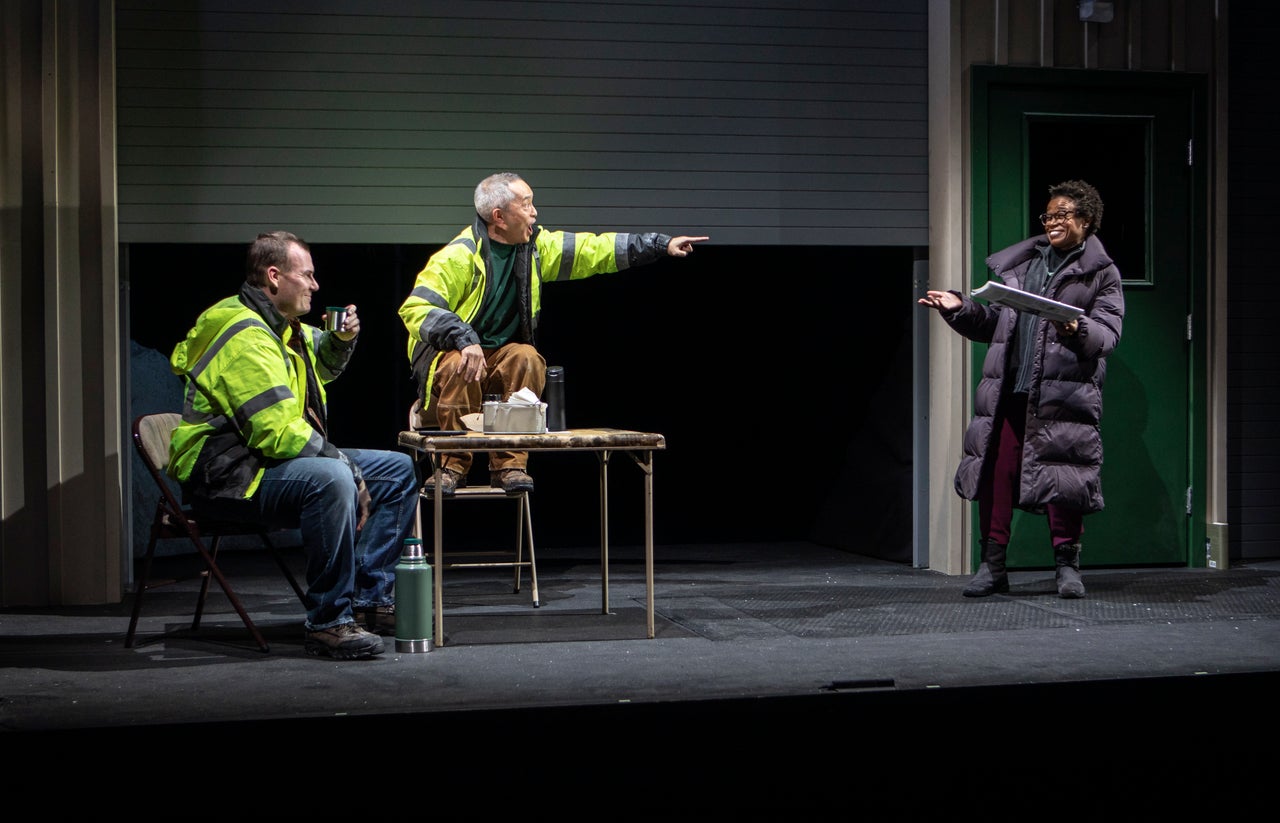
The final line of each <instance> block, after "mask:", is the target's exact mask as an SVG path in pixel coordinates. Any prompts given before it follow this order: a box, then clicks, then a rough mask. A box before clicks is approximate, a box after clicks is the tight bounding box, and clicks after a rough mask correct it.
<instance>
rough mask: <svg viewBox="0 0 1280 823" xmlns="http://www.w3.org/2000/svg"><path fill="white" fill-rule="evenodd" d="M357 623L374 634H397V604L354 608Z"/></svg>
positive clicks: (353, 612) (352, 609)
mask: <svg viewBox="0 0 1280 823" xmlns="http://www.w3.org/2000/svg"><path fill="white" fill-rule="evenodd" d="M351 613H352V614H353V615H355V618H356V623H357V624H358V625H360V626H363V627H364V628H365V629H366V630H367V631H371V632H373V633H374V634H395V631H396V604H395V603H390V604H388V605H385V606H352V607H351Z"/></svg>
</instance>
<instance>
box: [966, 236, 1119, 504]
mask: <svg viewBox="0 0 1280 823" xmlns="http://www.w3.org/2000/svg"><path fill="white" fill-rule="evenodd" d="M1047 243H1048V241H1047V240H1046V239H1045V238H1044V237H1043V236H1038V237H1033V238H1030V239H1028V240H1024V241H1022V242H1020V243H1016V244H1014V245H1012V246H1010V247H1008V248H1006V249H1003V250H1001V251H998V252H996V253H995V254H993V255H991V256H990V257H988V258H987V261H986V262H987V266H989V267H990V269H991V271H992V272H993V273H994V274H995V275H996V276H997V277H999V278H1000V279H1001V280H1002V281H1003V282H1004V283H1005V284H1006V285H1008V286H1012V287H1014V288H1022V284H1023V282H1024V278H1025V275H1026V273H1027V270H1028V269H1029V268H1030V266H1031V262H1032V260H1033V259H1034V258H1035V257H1036V256H1037V255H1039V254H1041V253H1042V251H1043V249H1044V247H1045V245H1046V244H1047ZM957 294H958V292H957ZM960 296H961V299H962V300H963V305H961V307H960V308H959V309H957V310H956V311H954V312H952V313H951V314H949V315H947V314H944V315H943V319H944V320H946V322H947V323H948V324H949V325H950V326H951V327H952V328H953V329H955V330H956V331H957V332H959V333H960V334H962V335H964V336H965V337H967V338H969V339H970V340H975V341H977V342H980V343H989V344H990V347H989V348H988V349H987V356H986V358H985V359H984V361H983V363H982V379H981V380H980V381H979V383H978V388H977V392H976V394H975V396H974V404H973V407H974V416H973V420H972V421H970V423H969V428H968V430H967V431H966V432H965V437H964V456H963V457H962V458H961V459H960V467H959V468H958V469H957V470H956V480H955V486H956V492H957V493H958V494H959V495H960V496H961V497H963V498H965V499H966V500H974V499H976V497H977V493H978V481H979V478H980V476H981V473H982V467H983V463H984V461H985V460H987V459H994V456H995V448H994V446H993V437H994V435H995V432H994V425H993V423H994V417H995V413H996V407H997V405H998V403H999V401H1000V396H1001V393H1002V391H1004V390H1005V389H1006V384H1011V383H1012V381H1013V379H1014V375H1013V374H1012V373H1010V372H1009V369H1008V368H1007V366H1008V363H1009V350H1010V347H1009V346H1008V345H1007V344H1008V342H1009V341H1010V340H1011V339H1012V338H1013V336H1014V330H1015V328H1016V326H1017V322H1018V312H1016V311H1014V310H1013V309H1008V308H1003V307H1000V306H993V305H986V304H983V303H979V302H977V301H975V300H973V299H971V298H969V297H967V296H964V295H960ZM1045 296H1046V297H1050V298H1052V299H1054V300H1058V301H1060V302H1063V303H1069V304H1070V305H1073V306H1079V307H1081V308H1083V309H1084V316H1083V317H1081V318H1080V320H1079V330H1078V331H1077V333H1076V334H1075V335H1073V336H1070V337H1060V336H1059V335H1058V333H1057V331H1056V330H1055V329H1054V327H1053V324H1052V323H1050V322H1049V321H1047V320H1044V319H1043V318H1041V319H1040V320H1039V321H1038V322H1037V323H1036V326H1035V335H1036V344H1035V354H1034V357H1033V361H1032V373H1031V389H1030V392H1029V393H1028V396H1027V420H1026V436H1025V439H1024V441H1023V451H1022V475H1021V479H1020V483H1019V494H1018V501H1017V505H1018V506H1019V507H1020V508H1023V509H1027V510H1030V511H1043V510H1044V507H1045V506H1046V505H1047V504H1050V503H1052V504H1054V505H1059V506H1063V507H1066V508H1071V509H1077V510H1079V511H1081V512H1084V513H1089V512H1097V511H1101V510H1102V507H1103V500H1102V479H1101V473H1102V434H1101V429H1100V426H1101V422H1102V383H1103V380H1104V378H1105V377H1106V374H1107V355H1108V354H1110V353H1111V352H1112V351H1113V350H1114V349H1115V347H1116V345H1117V344H1118V343H1119V342H1120V329H1121V326H1122V324H1123V320H1124V292H1123V290H1122V289H1121V285H1120V271H1119V270H1118V269H1117V268H1116V266H1115V263H1113V262H1112V260H1111V257H1110V256H1109V255H1108V254H1107V251H1106V249H1105V248H1103V245H1102V241H1101V240H1099V239H1098V238H1097V237H1096V236H1090V237H1088V238H1086V240H1085V247H1084V250H1083V252H1082V253H1081V254H1080V255H1079V256H1078V257H1076V258H1075V259H1074V260H1073V261H1071V262H1070V263H1068V264H1067V265H1065V266H1063V267H1062V268H1061V269H1060V270H1059V271H1058V272H1057V273H1056V274H1054V276H1053V277H1052V279H1051V280H1050V281H1049V284H1048V287H1047V288H1046V289H1045Z"/></svg>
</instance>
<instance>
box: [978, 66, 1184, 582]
mask: <svg viewBox="0 0 1280 823" xmlns="http://www.w3.org/2000/svg"><path fill="white" fill-rule="evenodd" d="M973 77H974V86H973V90H974V94H973V101H974V107H973V128H974V140H973V152H974V163H973V169H974V172H973V191H974V195H973V201H974V202H973V235H972V236H973V247H972V248H973V267H972V268H973V278H974V282H973V284H972V285H973V286H974V287H977V286H979V285H981V284H982V283H984V282H986V280H987V279H988V278H989V277H990V271H989V270H988V269H987V267H986V265H985V263H984V262H983V261H984V260H985V259H986V257H987V255H989V254H990V253H991V252H993V251H997V250H999V249H1002V248H1004V247H1005V246H1008V245H1010V244H1012V243H1014V242H1017V241H1018V240H1021V239H1023V238H1025V237H1028V236H1030V235H1038V234H1041V233H1042V229H1041V227H1040V224H1039V222H1038V221H1037V220H1036V218H1035V215H1038V214H1039V213H1040V212H1041V211H1043V210H1044V206H1045V203H1046V202H1047V201H1048V199H1049V198H1048V188H1049V186H1050V185H1052V184H1054V183H1058V182H1060V181H1063V180H1071V179H1083V180H1087V181H1088V182H1090V183H1092V184H1093V185H1094V186H1095V187H1096V188H1097V189H1098V191H1099V192H1100V193H1101V194H1102V199H1103V203H1104V211H1103V219H1102V226H1101V228H1100V229H1099V231H1098V237H1099V238H1101V240H1102V242H1103V243H1104V244H1105V246H1106V248H1107V251H1108V252H1109V253H1110V254H1111V256H1112V257H1113V258H1114V259H1115V260H1116V263H1117V265H1118V266H1119V268H1120V273H1121V276H1122V277H1123V278H1124V289H1125V321H1124V332H1123V336H1122V337H1121V340H1120V345H1119V347H1118V348H1117V349H1116V351H1115V353H1114V354H1113V355H1111V356H1110V357H1109V358H1108V360H1107V378H1106V383H1105V385H1104V389H1103V408H1104V412H1103V419H1102V440H1103V452H1104V462H1103V470H1102V492H1103V496H1104V498H1105V500H1106V509H1105V510H1104V511H1102V512H1099V513H1097V514H1093V515H1090V516H1088V517H1086V518H1085V535H1084V541H1083V544H1084V549H1085V550H1084V555H1083V558H1082V559H1083V561H1084V563H1085V565H1086V566H1092V567H1098V566H1135V565H1157V564H1179V565H1185V564H1192V565H1203V563H1204V557H1203V553H1201V554H1200V555H1198V556H1193V553H1192V552H1191V548H1190V547H1191V546H1192V545H1197V544H1202V541H1203V531H1204V529H1203V522H1196V519H1195V518H1193V517H1192V515H1191V512H1192V511H1193V510H1202V509H1203V506H1199V507H1196V506H1195V505H1194V493H1195V492H1194V489H1195V485H1196V482H1195V481H1196V475H1197V474H1199V476H1200V477H1203V470H1202V467H1199V466H1198V462H1197V460H1196V459H1195V458H1194V456H1193V454H1194V453H1195V452H1196V451H1197V449H1196V448H1193V443H1201V442H1203V436H1198V435H1197V433H1196V432H1197V430H1198V429H1199V427H1198V426H1197V424H1196V417H1197V415H1196V410H1195V405H1196V404H1195V400H1194V399H1195V398H1196V397H1198V396H1203V395H1202V393H1198V392H1197V390H1196V382H1197V380H1198V379H1200V378H1199V376H1198V371H1199V369H1197V368H1195V367H1194V366H1195V364H1196V363H1197V362H1198V361H1197V350H1198V348H1200V347H1199V346H1198V341H1197V339H1196V337H1195V327H1196V323H1197V321H1199V322H1200V323H1201V324H1203V323H1204V318H1203V316H1197V314H1196V312H1195V311H1194V308H1193V307H1194V306H1196V305H1197V304H1198V305H1201V306H1202V305H1204V301H1203V300H1199V301H1197V294H1198V290H1199V289H1200V288H1202V286H1200V285H1198V284H1201V283H1203V281H1204V277H1203V271H1204V264H1203V263H1202V262H1197V261H1200V260H1201V258H1203V255H1204V252H1203V248H1204V237H1205V228H1204V217H1203V214H1202V213H1201V212H1202V209H1201V208H1200V203H1201V202H1203V201H1202V199H1200V195H1199V194H1198V192H1201V191H1203V186H1204V182H1203V181H1204V179H1205V177H1206V175H1205V171H1204V165H1205V159H1204V158H1200V159H1199V164H1197V162H1196V155H1195V144H1196V142H1197V141H1196V137H1197V134H1196V133H1195V131H1196V129H1197V126H1196V124H1197V123H1198V122H1202V121H1200V120H1198V119H1197V117H1196V115H1197V107H1198V106H1202V105H1203V103H1202V92H1200V89H1201V88H1202V87H1203V81H1202V79H1200V78H1197V77H1188V76H1173V75H1159V76H1154V77H1152V76H1146V75H1139V74H1135V73H1131V72H1120V73H1114V72H1093V71H1070V70H1068V71H1063V70H1038V69H1033V70H1024V69H1007V68H998V67H975V69H974V72H973ZM1200 142H1201V143H1203V141H1200ZM985 349H986V347H985V346H978V347H977V350H976V351H975V352H974V363H975V364H976V363H981V358H982V356H983V355H984V354H985ZM975 371H976V369H975ZM974 522H975V524H976V523H977V518H976V516H975V518H974ZM1197 533H1198V535H1199V537H1198V540H1197ZM1193 541H1194V542H1193ZM974 542H975V545H976V543H977V540H976V539H975V541H974ZM1009 564H1010V566H1012V567H1014V568H1017V567H1022V568H1028V567H1044V566H1048V565H1052V554H1051V551H1050V547H1049V533H1048V526H1047V521H1046V518H1045V517H1044V516H1042V515H1030V514H1026V513H1022V512H1019V513H1018V514H1017V515H1016V516H1015V519H1014V527H1013V536H1012V540H1011V542H1010V546H1009Z"/></svg>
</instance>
